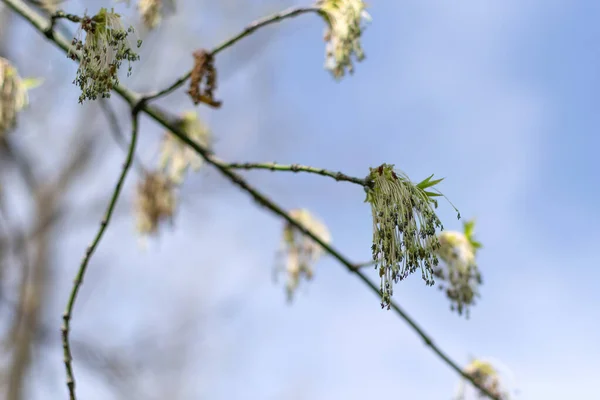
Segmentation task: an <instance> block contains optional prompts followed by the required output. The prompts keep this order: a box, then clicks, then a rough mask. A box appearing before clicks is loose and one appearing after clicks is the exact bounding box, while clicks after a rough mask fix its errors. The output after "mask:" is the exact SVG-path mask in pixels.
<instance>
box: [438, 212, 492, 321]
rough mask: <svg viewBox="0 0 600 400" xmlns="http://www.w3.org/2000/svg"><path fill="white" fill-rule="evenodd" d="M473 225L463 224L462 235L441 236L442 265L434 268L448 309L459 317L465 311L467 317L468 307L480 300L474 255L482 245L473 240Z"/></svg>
mask: <svg viewBox="0 0 600 400" xmlns="http://www.w3.org/2000/svg"><path fill="white" fill-rule="evenodd" d="M474 230H475V221H474V220H472V221H468V222H466V223H465V224H464V233H462V232H456V231H445V232H442V233H440V235H439V237H438V238H439V242H440V248H439V249H438V255H439V256H440V258H441V259H442V260H443V261H444V263H443V265H440V266H438V267H437V268H435V276H436V277H437V278H439V279H440V280H441V281H443V282H444V283H442V284H441V285H440V289H441V290H444V289H445V291H446V296H447V297H448V298H449V299H450V301H451V306H450V308H451V309H452V310H456V311H457V312H458V313H459V314H462V313H463V311H466V316H467V318H468V317H469V306H471V305H473V304H475V299H476V298H477V297H479V286H480V285H481V283H482V279H481V274H480V272H479V269H478V267H477V263H476V260H475V255H476V252H477V249H479V248H481V244H480V243H479V242H477V241H476V240H475V238H474Z"/></svg>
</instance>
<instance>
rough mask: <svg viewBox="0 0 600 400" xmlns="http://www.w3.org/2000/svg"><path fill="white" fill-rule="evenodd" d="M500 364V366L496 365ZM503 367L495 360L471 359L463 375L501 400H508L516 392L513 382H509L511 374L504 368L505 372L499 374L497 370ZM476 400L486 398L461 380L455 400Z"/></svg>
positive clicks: (465, 381)
mask: <svg viewBox="0 0 600 400" xmlns="http://www.w3.org/2000/svg"><path fill="white" fill-rule="evenodd" d="M498 364H500V365H498ZM501 366H502V367H504V366H503V365H502V364H501V363H499V362H498V361H497V360H495V361H494V362H491V361H488V360H484V359H473V360H472V361H471V363H470V364H469V365H468V366H467V367H466V368H465V369H464V372H465V374H467V375H469V376H470V377H471V378H473V380H474V381H475V382H476V383H477V384H478V385H479V386H481V387H483V388H485V389H486V390H487V391H488V392H490V393H491V394H492V395H494V396H495V397H496V398H498V399H501V400H509V399H510V398H512V397H513V396H511V392H516V390H515V388H514V387H513V388H511V387H510V386H514V382H509V380H514V379H510V378H511V376H512V372H511V371H510V370H508V368H506V367H504V369H505V371H503V372H501V371H500V370H499V369H498V368H499V367H501ZM476 398H479V399H484V398H487V397H486V396H485V394H484V393H483V392H481V391H480V390H477V389H476V388H474V387H473V385H471V384H470V383H469V382H468V381H467V380H464V379H463V380H462V381H461V383H460V385H459V387H458V391H457V394H456V396H455V400H475V399H476Z"/></svg>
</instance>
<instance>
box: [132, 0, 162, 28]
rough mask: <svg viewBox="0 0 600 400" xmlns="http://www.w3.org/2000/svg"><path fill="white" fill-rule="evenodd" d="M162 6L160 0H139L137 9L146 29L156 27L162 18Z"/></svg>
mask: <svg viewBox="0 0 600 400" xmlns="http://www.w3.org/2000/svg"><path fill="white" fill-rule="evenodd" d="M162 6H163V4H162V0H140V1H139V2H138V11H139V13H140V15H141V16H142V20H143V21H144V25H146V27H147V28H148V29H154V28H156V27H157V26H158V24H159V23H160V21H161V20H162Z"/></svg>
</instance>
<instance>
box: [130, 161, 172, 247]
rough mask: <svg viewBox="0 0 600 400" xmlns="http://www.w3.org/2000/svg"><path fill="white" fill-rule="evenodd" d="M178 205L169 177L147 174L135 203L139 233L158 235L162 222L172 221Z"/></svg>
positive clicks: (139, 187)
mask: <svg viewBox="0 0 600 400" xmlns="http://www.w3.org/2000/svg"><path fill="white" fill-rule="evenodd" d="M176 203H177V199H176V196H175V192H174V185H173V183H172V182H171V181H170V180H169V178H168V177H166V176H165V175H163V174H160V173H156V172H153V173H148V174H146V176H145V177H144V179H143V180H142V181H141V182H140V183H139V184H138V187H137V193H136V198H135V202H134V204H135V211H136V215H137V230H138V232H139V233H140V234H141V235H151V234H156V233H157V232H158V226H159V224H160V223H161V222H163V221H165V220H168V221H172V218H173V214H174V213H175V206H176Z"/></svg>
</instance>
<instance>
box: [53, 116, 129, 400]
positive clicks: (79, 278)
mask: <svg viewBox="0 0 600 400" xmlns="http://www.w3.org/2000/svg"><path fill="white" fill-rule="evenodd" d="M131 125H132V126H131V143H130V145H129V152H128V153H127V157H126V159H125V163H124V164H123V169H122V171H121V175H120V176H119V180H118V181H117V184H116V186H115V189H114V191H113V195H112V198H111V199H110V203H109V204H108V207H107V209H106V213H105V215H104V218H103V219H102V221H101V222H100V229H98V233H96V236H95V237H94V240H93V241H92V243H91V245H90V246H89V247H88V248H87V249H86V251H85V256H84V257H83V260H82V261H81V264H80V265H79V270H78V271H77V275H76V276H75V280H74V282H73V288H72V289H71V294H70V295H69V301H68V302H67V307H66V309H65V312H64V314H63V325H62V327H61V333H62V345H63V355H64V363H65V370H66V374H67V387H68V389H69V398H70V399H71V400H76V399H77V396H76V393H75V376H74V374H73V364H72V361H73V357H72V355H71V342H70V339H69V336H70V333H71V316H72V314H73V308H74V307H75V301H76V300H77V294H78V293H79V289H80V288H81V285H82V284H83V278H84V276H85V273H86V271H87V267H88V265H89V262H90V259H91V258H92V255H93V254H94V251H95V250H96V249H97V248H98V245H99V244H100V240H101V239H102V236H103V235H104V232H106V228H107V227H108V224H109V222H110V218H111V216H112V214H113V211H114V209H115V206H116V204H117V200H118V198H119V195H120V194H121V189H122V188H123V183H124V182H125V178H126V177H127V172H128V171H129V167H130V166H131V164H132V162H133V157H134V154H135V146H136V142H137V134H138V112H137V111H136V110H134V111H133V112H132V122H131Z"/></svg>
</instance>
